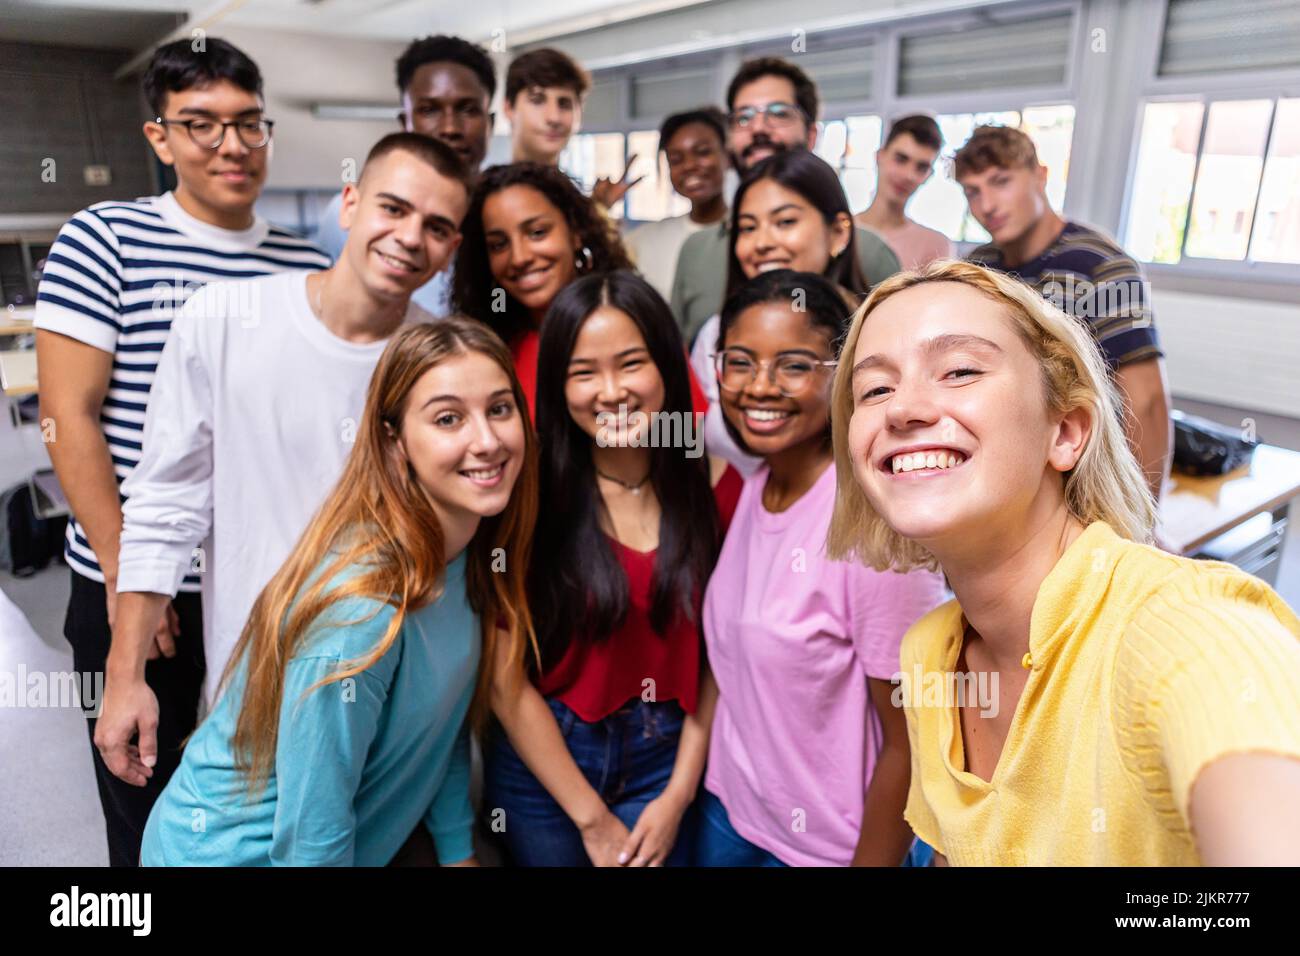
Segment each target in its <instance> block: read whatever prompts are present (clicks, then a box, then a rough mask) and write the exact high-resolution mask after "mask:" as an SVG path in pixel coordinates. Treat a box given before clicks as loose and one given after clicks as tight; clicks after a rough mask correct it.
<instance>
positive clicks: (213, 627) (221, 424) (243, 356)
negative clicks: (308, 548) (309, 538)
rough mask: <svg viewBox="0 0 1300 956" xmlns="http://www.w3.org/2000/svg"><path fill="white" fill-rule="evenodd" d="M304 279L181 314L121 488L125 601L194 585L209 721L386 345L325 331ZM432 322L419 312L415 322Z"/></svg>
mask: <svg viewBox="0 0 1300 956" xmlns="http://www.w3.org/2000/svg"><path fill="white" fill-rule="evenodd" d="M308 275H309V273H307V272H292V273H284V274H280V275H273V276H265V277H262V278H257V279H251V280H245V281H238V282H221V283H214V284H212V285H208V286H205V287H204V288H203V289H201V290H199V291H198V292H196V293H195V294H194V295H193V296H192V297H191V298H190V299H189V301H188V302H186V304H185V307H184V308H183V309H182V310H181V312H180V313H179V315H178V316H177V318H176V319H175V321H174V322H173V323H172V328H171V334H170V336H169V337H168V339H167V345H166V347H165V348H164V349H163V351H162V356H161V358H160V359H159V362H158V370H157V373H156V377H155V378H154V383H153V389H152V392H151V395H150V398H149V409H148V412H147V413H146V415H145V424H144V449H143V454H142V456H141V458H140V462H139V464H138V465H137V466H136V468H135V470H134V471H133V472H132V474H131V476H130V477H129V478H128V479H127V480H126V482H125V483H124V484H123V486H122V491H123V493H124V494H125V495H126V497H127V501H126V503H125V505H124V506H123V509H122V521H123V526H122V545H121V552H120V554H119V558H118V578H117V590H118V592H119V593H121V592H124V591H151V592H154V593H158V594H168V595H174V594H175V593H176V589H177V587H178V586H179V585H180V582H181V580H182V578H184V577H185V575H186V574H187V573H190V572H192V571H194V572H198V576H199V579H200V582H201V584H202V593H203V629H204V632H203V649H204V654H205V656H206V659H207V660H206V663H207V676H206V677H205V679H204V686H203V698H204V703H205V708H206V709H210V708H211V706H212V705H213V703H214V702H215V700H216V689H217V684H218V683H219V681H220V679H221V675H222V672H223V671H224V670H225V666H226V662H227V661H228V660H229V657H230V653H231V651H232V650H233V648H234V645H235V643H236V642H237V641H238V639H239V635H240V632H241V631H242V630H243V627H244V623H245V621H246V620H247V618H248V613H249V611H250V610H251V609H252V606H253V602H254V601H255V600H256V599H257V595H258V594H259V593H260V592H261V590H262V588H263V587H264V586H265V585H266V583H267V582H268V581H269V580H270V579H271V576H272V575H274V574H275V572H276V571H277V570H279V568H280V565H281V564H282V563H283V562H284V560H285V558H287V557H288V555H289V552H290V550H291V549H292V548H293V545H294V544H295V543H296V542H297V539H298V536H299V535H300V534H301V533H302V532H303V530H304V529H305V528H306V526H307V523H308V521H310V520H311V517H312V515H313V514H314V513H315V512H316V509H317V508H318V507H319V506H320V504H321V503H322V502H323V501H324V499H325V496H326V495H327V494H328V493H329V492H330V490H331V489H332V488H333V486H334V484H335V482H336V481H337V480H338V478H339V475H340V474H341V473H342V471H343V463H344V461H345V459H346V458H347V456H348V454H349V453H350V452H351V450H352V444H353V442H354V440H355V437H356V431H357V427H358V425H359V423H360V421H361V414H362V410H363V408H364V406H365V396H366V388H367V386H368V385H369V382H370V376H371V373H372V372H373V371H374V368H375V365H376V363H377V362H378V360H379V355H380V353H381V352H382V351H383V349H384V345H385V343H384V342H374V343H369V344H364V345H359V344H356V343H352V342H347V341H345V340H343V339H340V338H338V337H337V336H335V335H334V334H333V333H331V332H330V331H329V330H328V329H326V328H325V326H324V325H322V324H321V322H320V321H319V320H318V319H317V318H316V316H315V314H314V313H313V312H312V311H311V308H310V306H309V305H308V302H307V281H306V280H307V276H308ZM431 318H432V317H431V316H430V315H429V314H428V313H426V312H425V311H424V310H423V309H420V308H419V307H418V306H411V307H410V308H409V309H408V312H407V316H406V321H407V322H420V321H428V320H430V319H431ZM196 548H197V549H199V550H197V551H196Z"/></svg>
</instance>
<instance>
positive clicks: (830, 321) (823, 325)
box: [714, 269, 854, 454]
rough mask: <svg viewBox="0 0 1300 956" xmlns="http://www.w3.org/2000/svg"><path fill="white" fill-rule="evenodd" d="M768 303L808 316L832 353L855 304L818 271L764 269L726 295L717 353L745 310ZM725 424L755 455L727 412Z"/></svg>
mask: <svg viewBox="0 0 1300 956" xmlns="http://www.w3.org/2000/svg"><path fill="white" fill-rule="evenodd" d="M769 302H775V303H780V304H782V305H788V306H790V309H791V311H793V312H798V313H799V314H801V315H803V316H805V317H806V318H807V320H808V325H809V326H810V327H811V328H814V329H820V330H821V331H822V332H825V333H826V337H827V339H828V340H829V341H830V346H831V354H832V355H838V354H839V350H840V344H841V343H842V342H843V341H844V336H845V335H846V334H847V333H848V331H849V325H850V324H851V322H852V319H853V311H854V307H853V306H851V305H849V304H848V303H847V302H845V300H844V291H843V290H842V289H841V288H839V287H838V286H836V285H835V283H833V282H831V280H829V279H827V278H825V277H824V276H819V275H817V273H815V272H796V271H794V270H793V269H774V270H772V271H771V272H762V273H759V274H758V275H756V276H754V278H752V279H750V280H749V281H747V282H746V283H745V284H744V285H742V286H741V287H740V288H739V289H737V290H736V291H735V292H733V293H732V294H731V295H729V296H728V297H727V301H726V302H725V303H723V306H722V312H721V313H719V315H718V341H717V344H716V345H715V346H714V351H715V352H721V351H722V350H723V349H724V348H726V346H727V333H728V332H729V331H730V330H731V327H732V326H733V325H735V324H736V319H738V318H740V315H741V313H742V312H744V311H745V310H746V309H749V308H752V307H754V306H756V305H767V304H768V303H769ZM722 423H723V425H724V426H725V427H726V429H727V434H728V435H730V436H731V440H732V441H734V442H735V443H736V446H737V447H738V448H740V449H741V450H742V451H745V452H748V453H749V454H753V452H752V451H750V449H749V446H748V445H746V444H745V439H744V438H743V437H742V436H741V434H740V432H739V430H737V429H736V427H735V426H734V425H732V424H731V419H729V418H728V417H727V416H726V414H725V413H724V414H723V416H722ZM830 438H831V423H830V418H829V417H828V418H827V419H826V440H827V441H828V442H829V441H830Z"/></svg>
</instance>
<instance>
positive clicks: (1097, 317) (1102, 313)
mask: <svg viewBox="0 0 1300 956" xmlns="http://www.w3.org/2000/svg"><path fill="white" fill-rule="evenodd" d="M968 258H969V260H970V261H971V262H976V263H979V264H980V265H983V266H988V267H989V268H991V269H997V270H999V271H1001V272H1006V273H1008V274H1010V275H1013V276H1015V277H1017V278H1019V279H1023V280H1024V281H1025V282H1027V283H1029V284H1030V285H1031V286H1033V287H1034V288H1035V289H1037V290H1038V291H1039V292H1040V293H1041V294H1042V295H1043V297H1044V298H1045V299H1047V300H1049V301H1050V302H1052V303H1053V304H1054V305H1056V306H1057V307H1059V308H1060V309H1061V310H1062V311H1063V312H1065V313H1066V314H1067V315H1072V316H1074V317H1075V318H1076V319H1079V320H1080V321H1082V322H1085V323H1086V324H1087V326H1088V328H1089V330H1090V331H1091V332H1092V337H1093V339H1094V340H1095V341H1096V342H1097V344H1098V345H1099V346H1100V347H1101V353H1102V356H1103V357H1104V358H1105V359H1106V365H1107V366H1108V367H1109V368H1110V370H1111V372H1112V373H1113V372H1114V371H1115V370H1116V369H1118V368H1119V367H1120V366H1121V365H1128V364H1130V363H1132V362H1141V361H1143V360H1145V359H1150V358H1156V357H1158V356H1160V355H1163V354H1164V353H1162V352H1161V351H1160V339H1159V337H1158V336H1157V335H1156V327H1155V324H1154V323H1153V321H1152V316H1151V296H1150V293H1149V290H1148V289H1147V285H1146V280H1145V278H1144V277H1143V275H1142V269H1141V267H1140V266H1139V265H1138V263H1137V260H1135V259H1134V258H1133V257H1132V256H1130V255H1129V254H1128V253H1127V252H1125V251H1124V250H1123V249H1121V248H1120V247H1119V246H1118V245H1116V244H1115V242H1114V241H1113V240H1111V239H1110V238H1108V237H1107V236H1105V235H1104V234H1102V233H1100V232H1098V231H1097V230H1096V229H1090V228H1089V227H1087V226H1084V225H1080V224H1079V223H1077V222H1067V223H1066V224H1065V228H1064V229H1063V230H1061V234H1060V235H1059V236H1057V237H1056V241H1055V242H1053V243H1052V244H1051V245H1050V246H1048V248H1047V249H1046V250H1045V251H1044V252H1043V254H1042V255H1040V256H1038V257H1036V258H1034V259H1031V260H1030V261H1029V262H1025V263H1022V264H1020V265H1018V266H1015V267H1014V268H1007V266H1006V265H1004V264H1003V261H1002V253H1001V252H1000V251H999V250H998V247H997V246H996V245H994V244H993V243H991V242H990V243H986V244H985V245H982V246H980V247H979V248H978V249H976V250H975V251H974V252H972V253H971V254H970V256H969V257H968Z"/></svg>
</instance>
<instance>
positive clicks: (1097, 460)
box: [827, 259, 1156, 571]
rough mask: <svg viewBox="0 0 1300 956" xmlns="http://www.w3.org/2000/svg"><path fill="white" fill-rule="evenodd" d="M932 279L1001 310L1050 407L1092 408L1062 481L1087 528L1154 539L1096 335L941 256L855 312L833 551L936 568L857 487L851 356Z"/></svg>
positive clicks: (837, 394) (841, 407)
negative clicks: (870, 324)
mask: <svg viewBox="0 0 1300 956" xmlns="http://www.w3.org/2000/svg"><path fill="white" fill-rule="evenodd" d="M932 282H956V283H958V284H960V285H964V286H967V287H968V288H971V289H974V290H975V291H976V292H979V293H980V294H981V295H983V296H985V297H986V298H988V299H991V300H992V301H993V302H995V303H997V304H998V305H1000V306H1002V308H1003V310H1004V311H1005V313H1006V316H1007V319H1008V320H1009V321H1010V322H1011V324H1012V326H1013V327H1014V329H1015V331H1016V333H1017V334H1018V335H1019V336H1020V339H1021V341H1023V342H1024V343H1025V345H1026V347H1027V348H1028V349H1029V351H1030V354H1032V355H1033V356H1034V357H1035V358H1036V359H1037V360H1038V364H1039V368H1040V369H1041V370H1042V376H1043V394H1044V398H1045V400H1046V402H1047V406H1048V408H1049V409H1050V410H1051V411H1052V412H1055V413H1057V414H1064V413H1065V412H1068V411H1071V410H1073V409H1076V408H1086V409H1088V410H1089V412H1090V414H1091V421H1092V428H1091V430H1090V432H1089V435H1088V439H1087V442H1086V443H1085V444H1084V447H1083V453H1082V454H1081V455H1080V456H1079V460H1078V462H1077V463H1076V464H1075V466H1074V468H1073V469H1071V470H1070V471H1069V472H1067V473H1066V476H1065V504H1066V507H1067V508H1068V509H1069V511H1070V514H1071V515H1072V516H1074V517H1075V518H1076V519H1077V520H1078V521H1080V522H1081V523H1083V524H1084V525H1088V524H1091V523H1092V522H1094V521H1104V522H1106V523H1107V524H1108V525H1110V526H1111V528H1112V529H1114V531H1115V533H1116V534H1119V535H1121V536H1122V537H1125V538H1128V539H1130V540H1133V541H1140V542H1149V541H1150V540H1151V532H1152V529H1153V528H1154V526H1155V521H1156V504H1155V500H1154V499H1153V498H1152V497H1151V492H1150V490H1149V489H1148V487H1147V484H1146V481H1145V479H1144V478H1143V475H1142V470H1141V468H1140V467H1139V466H1138V463H1137V461H1136V459H1134V457H1133V453H1132V451H1131V450H1130V449H1129V445H1128V441H1127V439H1126V438H1125V435H1124V430H1123V427H1122V425H1121V422H1120V417H1119V409H1120V408H1121V407H1122V406H1121V404H1120V401H1119V397H1118V393H1117V392H1116V391H1115V386H1114V385H1113V384H1112V382H1111V381H1110V376H1109V374H1108V373H1107V371H1106V364H1105V362H1104V360H1103V359H1102V357H1101V352H1100V351H1099V350H1098V348H1097V345H1096V343H1095V342H1093V340H1092V335H1091V333H1090V332H1089V331H1088V330H1087V329H1086V328H1085V327H1084V326H1083V324H1082V323H1080V322H1079V321H1077V320H1075V319H1072V318H1070V317H1069V316H1068V315H1066V314H1065V313H1064V312H1062V311H1061V310H1060V309H1058V308H1057V307H1056V306H1054V305H1052V304H1051V303H1050V302H1048V301H1047V300H1046V299H1044V298H1043V297H1042V296H1041V295H1039V294H1038V293H1037V292H1036V291H1035V290H1034V289H1032V288H1030V287H1029V286H1028V285H1026V284H1025V283H1023V282H1021V281H1020V280H1018V279H1013V278H1012V277H1010V276H1008V275H1006V274H1004V273H1001V272H995V271H993V270H991V269H986V268H984V267H983V266H978V265H974V264H973V263H969V262H960V261H957V260H952V259H941V260H938V261H936V262H933V263H931V264H930V265H929V266H927V267H925V268H923V269H919V270H917V271H914V272H901V273H899V274H897V275H894V276H892V277H890V278H889V279H887V280H886V281H884V282H882V283H881V284H880V285H878V286H876V288H875V289H874V290H873V291H872V293H871V295H870V296H868V297H867V300H866V301H865V302H863V303H862V305H861V306H860V307H859V308H858V311H857V312H856V313H855V314H854V316H853V324H852V325H851V326H850V328H849V332H848V335H847V336H845V339H844V346H843V349H842V350H841V352H840V363H839V365H838V367H837V368H836V370H835V379H834V382H833V383H832V385H831V435H832V439H833V441H834V445H835V473H836V474H835V478H836V492H835V511H834V514H833V515H832V517H831V528H830V534H829V536H828V538H827V553H828V555H829V556H830V557H831V558H832V559H835V560H849V559H856V560H858V561H861V562H862V563H863V564H866V565H869V566H871V567H873V568H876V569H877V570H882V571H883V570H886V569H890V568H892V569H894V570H897V571H909V570H911V569H913V568H918V567H925V568H932V569H933V568H937V567H938V562H937V561H936V560H935V558H934V556H933V555H932V554H930V552H929V551H927V550H926V549H925V548H923V547H921V546H920V545H919V544H917V543H916V542H914V541H910V540H908V539H907V538H904V537H903V536H902V535H900V534H899V533H898V532H896V531H895V530H894V529H893V528H891V527H889V525H887V524H886V523H885V521H884V519H883V518H881V516H880V515H879V514H877V513H876V511H875V509H873V508H872V507H871V504H870V503H869V502H868V501H867V496H866V494H865V493H864V492H863V490H862V488H861V487H860V486H859V485H858V482H857V479H856V477H855V476H854V474H853V461H852V459H851V457H850V455H849V446H848V438H849V419H850V418H852V416H853V405H854V402H853V381H852V379H853V355H854V353H855V352H856V351H857V347H858V338H859V337H860V336H861V335H862V329H863V326H865V325H866V323H867V320H868V318H869V317H870V316H871V313H872V312H874V311H875V310H876V309H877V308H879V306H880V304H881V303H883V302H884V301H886V300H887V299H889V298H890V297H891V296H894V295H897V294H898V293H899V292H902V291H903V290H904V289H911V288H913V287H915V286H920V285H925V284H927V283H932Z"/></svg>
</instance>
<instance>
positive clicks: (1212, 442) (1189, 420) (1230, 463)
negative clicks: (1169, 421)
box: [1173, 411, 1259, 475]
mask: <svg viewBox="0 0 1300 956" xmlns="http://www.w3.org/2000/svg"><path fill="white" fill-rule="evenodd" d="M1173 419H1174V467H1175V468H1177V469H1178V470H1179V471H1184V472H1187V473H1188V474H1192V475H1226V474H1227V473H1228V472H1230V471H1232V470H1233V469H1234V468H1238V467H1240V466H1241V465H1244V464H1245V463H1246V462H1248V461H1250V456H1251V454H1252V453H1253V452H1254V451H1255V446H1256V445H1258V444H1259V440H1258V439H1256V438H1253V437H1252V438H1247V437H1246V436H1245V435H1243V434H1242V430H1241V429H1239V428H1230V427H1228V426H1227V425H1220V424H1219V423H1218V422H1212V421H1210V420H1209V419H1207V418H1198V417H1197V416H1195V415H1185V414H1184V413H1182V412H1179V411H1175V412H1174V413H1173Z"/></svg>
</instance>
